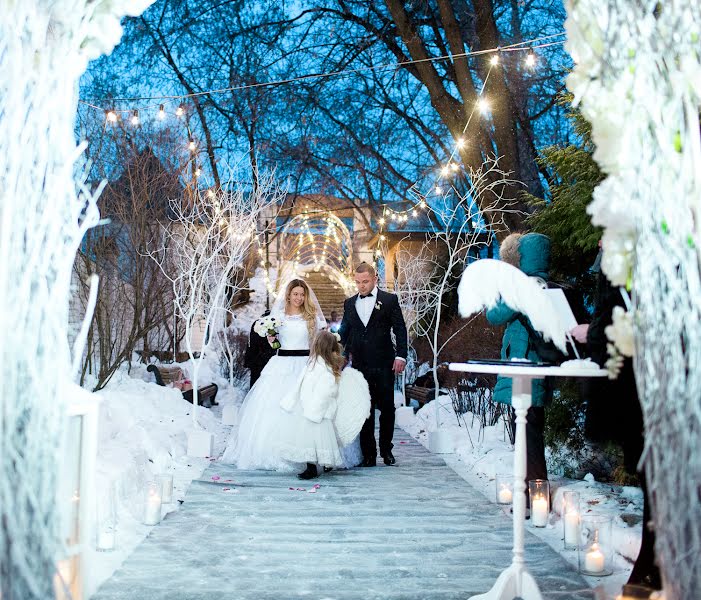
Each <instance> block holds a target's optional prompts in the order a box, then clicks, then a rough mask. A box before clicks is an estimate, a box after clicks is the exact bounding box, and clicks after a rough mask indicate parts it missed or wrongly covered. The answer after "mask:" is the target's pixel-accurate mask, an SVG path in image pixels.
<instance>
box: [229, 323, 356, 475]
mask: <svg viewBox="0 0 701 600" xmlns="http://www.w3.org/2000/svg"><path fill="white" fill-rule="evenodd" d="M319 325H322V324H321V323H319ZM323 325H324V326H325V323H323ZM278 339H279V340H280V344H281V349H283V350H308V349H309V334H308V330H307V322H306V321H305V320H304V318H303V317H302V316H301V315H284V317H283V321H282V325H281V326H280V328H279V335H278ZM308 360H309V357H308V356H273V357H272V358H271V359H270V361H269V362H268V364H267V365H266V366H265V368H264V369H263V371H262V373H261V375H260V379H258V381H256V383H255V385H254V386H253V387H252V388H251V390H250V391H249V392H248V395H247V396H246V398H245V399H244V401H243V405H242V407H241V412H240V420H239V427H238V431H236V430H234V431H232V433H231V436H230V437H229V440H228V442H227V447H226V450H225V451H224V454H223V455H222V457H221V459H220V460H221V461H222V462H224V463H231V464H235V465H236V466H237V467H238V468H239V469H263V470H276V471H294V470H299V468H300V465H299V464H296V463H291V462H288V461H286V460H284V459H283V458H281V457H280V456H279V454H278V452H277V451H276V446H277V442H278V438H279V435H280V433H281V431H282V428H283V427H285V426H288V425H289V423H290V419H289V415H287V414H285V413H284V411H283V409H282V408H281V407H280V401H281V400H282V399H283V398H284V396H285V395H286V394H287V393H289V392H290V390H292V389H293V388H294V386H295V384H296V383H297V381H298V380H299V378H300V376H301V374H302V372H303V371H304V367H305V366H306V364H307V361H308ZM342 454H343V457H344V466H348V467H351V466H355V465H356V464H358V463H359V462H360V461H361V460H362V453H361V452H360V445H359V444H358V441H357V440H356V441H355V442H354V443H353V444H351V445H350V446H348V447H346V448H344V449H342Z"/></svg>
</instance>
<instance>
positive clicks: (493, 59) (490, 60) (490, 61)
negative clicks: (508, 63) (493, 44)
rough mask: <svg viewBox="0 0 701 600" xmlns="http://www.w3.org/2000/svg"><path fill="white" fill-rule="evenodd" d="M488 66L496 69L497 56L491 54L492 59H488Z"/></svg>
mask: <svg viewBox="0 0 701 600" xmlns="http://www.w3.org/2000/svg"><path fill="white" fill-rule="evenodd" d="M489 64H490V65H492V66H493V67H496V66H497V65H498V64H499V55H498V54H493V55H492V58H490V59H489Z"/></svg>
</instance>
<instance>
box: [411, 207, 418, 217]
mask: <svg viewBox="0 0 701 600" xmlns="http://www.w3.org/2000/svg"><path fill="white" fill-rule="evenodd" d="M418 214H419V211H417V210H416V209H414V210H412V211H411V216H412V217H416V216H417V215H418Z"/></svg>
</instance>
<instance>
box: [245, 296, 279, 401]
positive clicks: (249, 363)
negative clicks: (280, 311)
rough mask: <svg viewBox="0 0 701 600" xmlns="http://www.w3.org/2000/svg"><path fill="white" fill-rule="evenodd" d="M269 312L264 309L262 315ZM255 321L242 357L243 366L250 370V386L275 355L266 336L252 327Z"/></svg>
mask: <svg viewBox="0 0 701 600" xmlns="http://www.w3.org/2000/svg"><path fill="white" fill-rule="evenodd" d="M269 314H270V311H269V310H266V311H265V312H264V313H263V314H262V315H261V318H262V317H267V316H268V315H269ZM254 327H255V322H254V323H253V325H251V332H250V334H249V335H248V346H246V355H245V357H244V362H243V364H244V366H245V367H246V368H247V369H249V370H250V371H251V387H253V384H255V382H256V381H258V378H259V377H260V374H261V371H262V370H263V369H264V368H265V365H267V364H268V361H269V360H270V359H271V358H272V357H273V356H274V355H275V352H276V351H275V350H273V349H272V348H271V347H270V343H269V342H268V339H267V338H266V337H262V336H260V335H258V334H257V333H256V332H255V331H253V328H254Z"/></svg>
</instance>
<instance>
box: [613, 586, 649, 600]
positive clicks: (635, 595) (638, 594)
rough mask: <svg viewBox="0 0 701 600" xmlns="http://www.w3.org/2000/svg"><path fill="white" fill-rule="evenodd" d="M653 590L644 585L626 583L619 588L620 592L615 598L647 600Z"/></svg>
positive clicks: (619, 599) (617, 599) (618, 599)
mask: <svg viewBox="0 0 701 600" xmlns="http://www.w3.org/2000/svg"><path fill="white" fill-rule="evenodd" d="M654 591H655V590H653V589H652V588H649V587H647V586H646V585H639V584H635V583H626V584H625V585H624V586H623V589H622V590H621V594H620V595H619V596H616V600H643V599H644V600H649V598H650V596H651V595H652V593H653V592H654Z"/></svg>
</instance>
